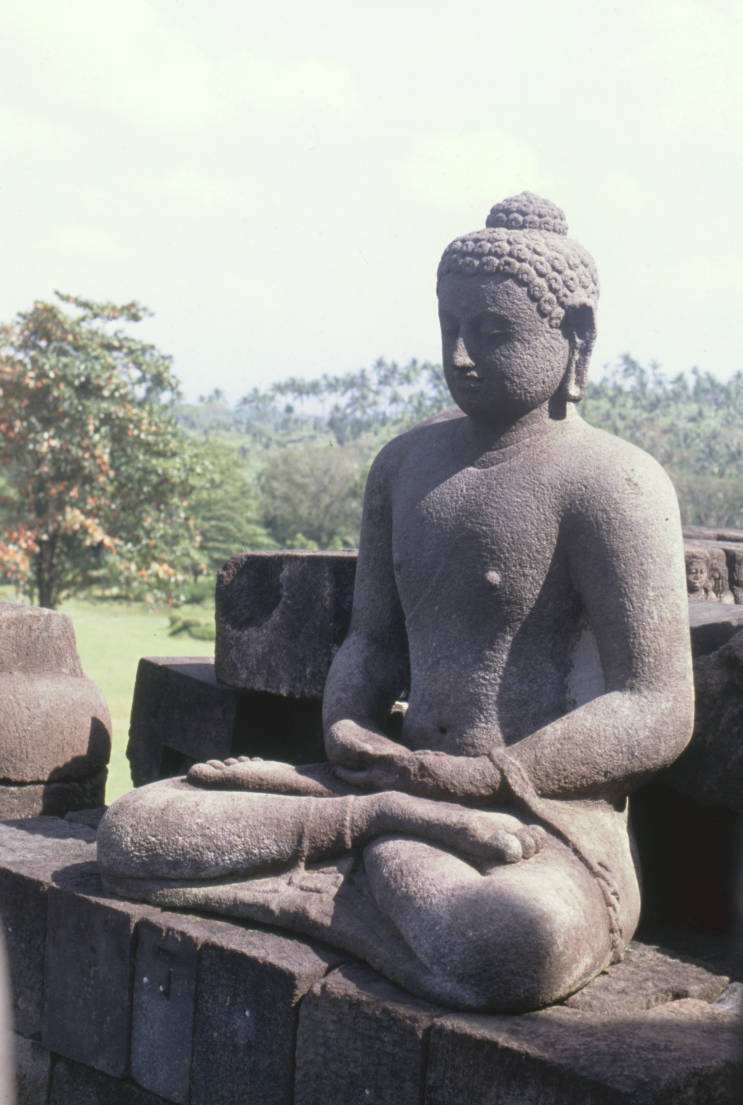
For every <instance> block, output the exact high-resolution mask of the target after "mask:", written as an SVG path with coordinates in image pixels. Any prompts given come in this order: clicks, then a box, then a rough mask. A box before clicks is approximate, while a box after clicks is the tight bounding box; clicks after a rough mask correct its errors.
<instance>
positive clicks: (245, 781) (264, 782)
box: [187, 756, 358, 798]
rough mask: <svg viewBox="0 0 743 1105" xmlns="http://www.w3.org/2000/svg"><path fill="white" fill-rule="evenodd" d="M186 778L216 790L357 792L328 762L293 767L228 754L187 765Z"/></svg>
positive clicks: (319, 793)
mask: <svg viewBox="0 0 743 1105" xmlns="http://www.w3.org/2000/svg"><path fill="white" fill-rule="evenodd" d="M187 779H188V781H189V783H191V784H192V785H193V786H197V787H209V788H212V789H217V790H252V791H262V792H265V793H268V794H308V795H314V796H315V797H318V798H331V797H332V798H334V797H338V796H339V795H345V794H357V793H358V790H357V788H356V787H351V786H348V785H347V784H345V783H343V782H341V780H340V779H338V778H337V777H336V775H335V774H334V773H333V769H332V767H331V766H330V764H307V765H304V766H302V767H295V766H294V765H293V764H287V763H283V762H282V761H281V760H262V759H261V758H260V757H259V756H238V757H237V758H235V757H233V756H231V757H229V758H228V759H226V760H207V761H206V763H202V764H194V765H193V767H191V768H189V771H188V775H187Z"/></svg>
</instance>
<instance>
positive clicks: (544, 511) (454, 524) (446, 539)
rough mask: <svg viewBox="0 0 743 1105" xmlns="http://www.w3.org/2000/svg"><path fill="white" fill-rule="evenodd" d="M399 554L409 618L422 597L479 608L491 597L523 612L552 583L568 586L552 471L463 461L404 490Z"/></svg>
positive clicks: (398, 505) (507, 609)
mask: <svg viewBox="0 0 743 1105" xmlns="http://www.w3.org/2000/svg"><path fill="white" fill-rule="evenodd" d="M393 505H394V512H393V514H394V523H393V559H394V565H395V576H396V581H397V587H398V591H399V594H400V598H401V601H402V605H403V609H404V610H405V614H406V616H407V617H408V618H410V617H411V615H412V614H413V612H414V611H415V609H416V608H417V607H418V606H419V604H420V603H421V602H423V601H426V602H435V603H436V604H437V605H438V606H439V607H440V608H441V609H442V610H445V609H448V610H451V609H452V608H455V607H459V608H463V607H464V608H467V609H469V610H471V611H472V613H473V616H476V615H477V610H478V604H485V606H486V607H487V608H488V613H489V614H490V615H491V616H492V614H493V613H495V612H496V611H497V610H498V609H500V610H501V611H502V614H503V616H504V618H505V619H506V620H507V621H511V620H512V619H515V620H516V621H518V620H519V619H520V618H521V617H524V616H525V615H526V614H527V613H528V611H529V609H531V607H532V606H533V604H534V601H535V599H536V597H537V596H538V595H540V594H541V593H542V592H543V590H544V588H545V585H547V587H548V588H549V587H550V586H554V587H555V589H556V590H559V589H561V588H564V585H565V580H564V579H562V580H560V579H559V578H556V577H561V576H564V575H565V572H566V558H565V555H564V550H563V549H558V534H559V528H560V525H559V523H560V519H559V507H558V504H557V502H556V500H555V495H554V490H553V486H552V484H551V482H550V480H549V479H548V478H547V474H545V473H542V474H538V473H536V472H534V471H529V467H528V465H524V464H519V465H511V464H499V465H495V466H493V467H490V468H463V469H460V470H459V471H456V472H455V473H453V474H451V475H448V476H446V478H443V479H440V480H436V478H435V477H433V478H429V479H427V480H426V479H425V478H422V479H421V480H420V481H419V482H418V483H417V486H416V485H414V486H412V487H411V486H410V485H409V484H408V485H407V486H406V487H405V488H404V490H401V491H400V493H399V494H398V495H397V498H396V501H395V503H394V504H393Z"/></svg>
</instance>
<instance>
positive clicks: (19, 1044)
mask: <svg viewBox="0 0 743 1105" xmlns="http://www.w3.org/2000/svg"><path fill="white" fill-rule="evenodd" d="M13 1035H14V1046H15V1067H16V1082H17V1087H16V1096H17V1105H46V1100H47V1095H48V1093H49V1071H50V1069H51V1056H50V1054H49V1052H48V1051H47V1050H46V1048H44V1047H42V1046H41V1044H37V1043H36V1042H35V1041H34V1040H27V1039H26V1037H25V1036H19V1035H18V1034H17V1033H14V1034H13Z"/></svg>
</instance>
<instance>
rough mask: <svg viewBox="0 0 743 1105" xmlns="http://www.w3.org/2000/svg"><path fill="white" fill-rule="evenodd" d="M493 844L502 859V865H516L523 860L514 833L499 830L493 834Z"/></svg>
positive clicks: (519, 845)
mask: <svg viewBox="0 0 743 1105" xmlns="http://www.w3.org/2000/svg"><path fill="white" fill-rule="evenodd" d="M495 844H496V846H497V848H498V850H499V852H500V854H501V856H502V858H503V862H504V863H518V861H519V860H520V859H523V858H524V851H523V848H522V845H521V840H520V839H519V837H517V836H516V835H515V833H509V832H506V831H505V830H499V831H498V832H497V833H496V834H495Z"/></svg>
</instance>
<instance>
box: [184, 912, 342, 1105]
mask: <svg viewBox="0 0 743 1105" xmlns="http://www.w3.org/2000/svg"><path fill="white" fill-rule="evenodd" d="M339 962H340V956H339V955H338V954H337V953H334V952H333V951H331V950H330V949H324V948H322V949H321V948H317V947H314V946H312V945H311V944H308V943H306V942H305V941H303V940H297V939H291V938H289V937H284V936H278V935H275V934H274V933H270V932H258V931H251V930H249V929H242V928H241V927H240V926H238V925H232V924H222V925H219V924H218V923H217V922H215V923H214V928H213V929H212V931H211V933H210V935H209V937H208V938H207V939H206V940H205V941H204V943H203V944H202V946H201V950H200V953H199V966H198V977H197V998H196V1017H195V1021H194V1048H193V1065H192V1074H191V1105H291V1101H292V1088H293V1081H294V1079H293V1070H294V1050H295V1042H296V1027H297V1006H298V1003H299V1001H300V999H301V998H302V997H303V996H304V995H305V994H306V993H307V991H308V990H309V989H310V988H311V987H312V986H313V985H314V984H315V982H317V980H318V979H319V978H321V977H322V976H323V975H324V974H325V973H326V972H327V971H328V970H329V969H332V968H333V967H335V966H337V965H338V963H339Z"/></svg>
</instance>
